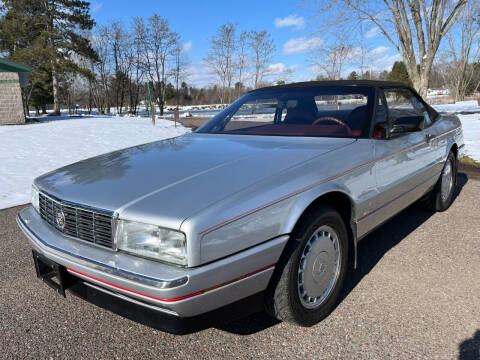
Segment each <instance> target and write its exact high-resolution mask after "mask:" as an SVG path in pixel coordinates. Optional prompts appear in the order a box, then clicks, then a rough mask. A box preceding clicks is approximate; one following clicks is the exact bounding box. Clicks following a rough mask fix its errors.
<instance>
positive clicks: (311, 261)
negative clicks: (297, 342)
mask: <svg viewBox="0 0 480 360" xmlns="http://www.w3.org/2000/svg"><path fill="white" fill-rule="evenodd" d="M315 235H316V237H315ZM348 254H349V252H348V233H347V229H346V226H345V223H344V221H343V219H342V217H341V216H340V215H339V214H338V213H337V212H336V211H334V210H332V209H331V208H328V207H324V206H322V207H318V208H316V209H315V210H314V211H312V212H310V213H309V214H307V215H306V216H305V217H304V218H303V219H302V220H301V221H300V223H299V224H298V225H297V226H296V228H295V230H294V232H293V233H292V236H291V239H290V240H289V242H288V243H287V246H286V248H285V250H284V252H283V254H282V256H281V259H280V261H279V262H278V263H277V265H276V267H275V272H274V275H273V277H272V280H271V282H270V285H269V287H268V288H267V292H266V303H265V305H266V310H267V312H268V313H269V314H270V315H272V316H274V317H276V318H277V319H278V320H281V321H286V322H290V323H293V324H296V325H300V326H312V325H315V324H316V323H318V322H319V321H321V320H322V319H323V318H325V317H326V316H327V315H329V314H330V312H331V311H332V310H333V308H334V307H335V305H336V303H337V300H338V297H339V294H340V291H341V289H342V286H343V283H344V281H345V275H346V273H347V267H348ZM301 283H303V285H301Z"/></svg>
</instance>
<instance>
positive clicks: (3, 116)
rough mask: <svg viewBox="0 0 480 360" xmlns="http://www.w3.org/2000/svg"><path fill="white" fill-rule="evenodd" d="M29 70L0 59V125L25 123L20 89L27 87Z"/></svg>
mask: <svg viewBox="0 0 480 360" xmlns="http://www.w3.org/2000/svg"><path fill="white" fill-rule="evenodd" d="M30 70H31V69H30V68H28V67H26V66H24V65H20V64H16V63H14V62H11V61H8V60H5V59H0V125H7V124H24V123H25V112H24V107H23V99H22V91H21V87H24V86H26V85H27V83H28V76H29V74H30Z"/></svg>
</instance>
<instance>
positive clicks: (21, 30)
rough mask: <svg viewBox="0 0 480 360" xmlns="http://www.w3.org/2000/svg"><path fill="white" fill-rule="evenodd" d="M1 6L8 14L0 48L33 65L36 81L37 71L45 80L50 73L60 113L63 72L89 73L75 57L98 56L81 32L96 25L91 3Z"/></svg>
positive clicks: (30, 1) (35, 0)
mask: <svg viewBox="0 0 480 360" xmlns="http://www.w3.org/2000/svg"><path fill="white" fill-rule="evenodd" d="M2 10H3V13H4V14H5V15H4V16H3V17H2V18H1V19H0V39H2V40H1V42H0V44H1V49H0V50H2V51H4V52H7V53H8V57H9V58H11V59H12V60H14V61H15V60H16V61H20V62H22V63H25V64H26V65H29V66H31V67H32V68H33V72H32V81H33V82H35V79H36V75H38V78H39V79H41V80H42V83H45V76H44V75H45V74H44V73H45V72H47V73H48V74H50V76H51V83H52V93H53V94H52V95H53V102H54V114H60V82H61V81H62V79H63V77H64V75H65V74H67V73H71V74H86V75H88V70H87V69H82V68H81V67H80V66H79V65H78V64H77V63H76V62H75V61H74V58H75V57H84V58H88V59H96V54H95V52H94V51H93V49H92V47H91V45H90V42H89V41H88V39H86V38H85V37H83V36H82V35H80V33H79V31H85V30H90V29H91V28H92V27H93V25H94V21H93V20H92V19H91V18H90V14H89V3H88V2H86V1H82V0H5V1H4V2H3V9H2ZM37 85H38V84H37ZM33 87H35V86H33ZM33 87H32V88H33Z"/></svg>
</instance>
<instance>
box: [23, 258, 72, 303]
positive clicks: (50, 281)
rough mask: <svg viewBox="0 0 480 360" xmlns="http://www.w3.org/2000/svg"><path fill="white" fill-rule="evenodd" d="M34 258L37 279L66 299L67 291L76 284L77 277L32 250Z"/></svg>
mask: <svg viewBox="0 0 480 360" xmlns="http://www.w3.org/2000/svg"><path fill="white" fill-rule="evenodd" d="M32 256H33V262H34V264H35V271H36V272H37V277H38V278H40V279H42V280H43V281H44V282H45V283H46V284H47V285H48V286H50V287H51V288H52V289H54V290H55V291H56V292H57V293H58V294H60V295H62V296H63V297H65V290H66V289H68V288H69V287H71V286H72V285H73V284H74V283H75V282H76V279H75V277H73V276H72V275H70V274H69V273H68V271H67V269H65V267H64V266H62V265H59V264H57V263H56V262H54V261H51V260H50V259H47V258H46V257H45V256H43V255H42V254H40V253H39V252H37V251H35V250H32ZM55 280H56V281H55Z"/></svg>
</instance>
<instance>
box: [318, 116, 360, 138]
mask: <svg viewBox="0 0 480 360" xmlns="http://www.w3.org/2000/svg"><path fill="white" fill-rule="evenodd" d="M325 121H333V122H334V123H336V124H338V125H340V126H342V127H343V128H344V129H345V131H346V132H347V134H348V135H349V136H352V129H350V126H348V124H346V123H344V122H343V121H342V120H340V119H337V118H336V117H333V116H322V117H319V118H318V119H317V120H315V121H314V122H313V123H312V125H318V124H319V123H321V122H325Z"/></svg>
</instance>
